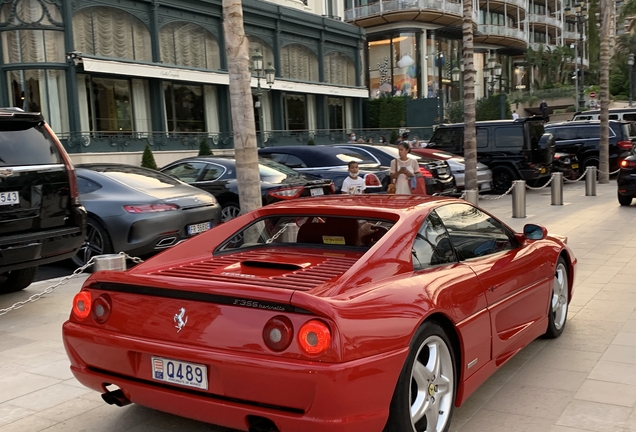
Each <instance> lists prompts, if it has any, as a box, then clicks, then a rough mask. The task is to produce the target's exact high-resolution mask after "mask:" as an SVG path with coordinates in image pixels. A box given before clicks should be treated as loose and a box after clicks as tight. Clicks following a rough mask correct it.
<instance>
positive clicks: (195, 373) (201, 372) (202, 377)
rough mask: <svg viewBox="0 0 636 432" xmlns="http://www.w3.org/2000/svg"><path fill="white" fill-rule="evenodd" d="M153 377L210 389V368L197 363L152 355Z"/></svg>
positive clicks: (172, 382) (187, 385)
mask: <svg viewBox="0 0 636 432" xmlns="http://www.w3.org/2000/svg"><path fill="white" fill-rule="evenodd" d="M151 362H152V365H151V366H152V379H154V380H157V381H164V382H167V383H171V384H179V385H182V386H186V387H194V388H197V389H200V390H207V389H208V368H207V367H206V366H204V365H201V364H197V363H190V362H184V361H179V360H172V359H167V358H162V357H152V359H151Z"/></svg>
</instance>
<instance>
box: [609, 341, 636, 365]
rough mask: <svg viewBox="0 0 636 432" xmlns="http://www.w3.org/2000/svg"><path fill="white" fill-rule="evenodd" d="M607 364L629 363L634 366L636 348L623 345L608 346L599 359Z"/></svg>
mask: <svg viewBox="0 0 636 432" xmlns="http://www.w3.org/2000/svg"><path fill="white" fill-rule="evenodd" d="M601 360H603V361H607V362H618V363H630V364H633V365H636V347H635V346H624V345H610V346H609V347H608V348H607V351H605V353H604V354H603V357H601Z"/></svg>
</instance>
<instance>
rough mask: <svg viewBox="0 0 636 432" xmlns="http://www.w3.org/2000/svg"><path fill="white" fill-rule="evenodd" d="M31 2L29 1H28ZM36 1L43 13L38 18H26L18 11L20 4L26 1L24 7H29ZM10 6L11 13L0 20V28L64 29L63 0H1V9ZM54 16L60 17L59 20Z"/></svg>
mask: <svg viewBox="0 0 636 432" xmlns="http://www.w3.org/2000/svg"><path fill="white" fill-rule="evenodd" d="M29 1H30V2H31V3H28V2H29ZM33 2H35V3H36V4H39V5H40V8H41V13H36V15H38V14H39V17H37V18H30V19H29V20H26V19H25V17H24V16H21V14H20V13H19V11H18V5H19V4H20V3H24V7H29V6H30V5H31V4H33ZM5 8H10V10H9V13H8V14H6V15H5V16H6V17H7V18H6V20H3V21H0V28H17V29H19V28H31V29H33V28H43V29H62V28H64V22H63V21H62V19H61V17H62V12H61V9H62V0H0V10H4V9H5ZM54 17H59V19H60V20H59V21H58V20H57V19H55V18H54Z"/></svg>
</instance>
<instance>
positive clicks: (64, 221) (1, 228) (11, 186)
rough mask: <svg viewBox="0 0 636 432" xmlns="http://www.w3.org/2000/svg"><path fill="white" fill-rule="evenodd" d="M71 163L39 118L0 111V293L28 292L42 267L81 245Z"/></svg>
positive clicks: (82, 218)
mask: <svg viewBox="0 0 636 432" xmlns="http://www.w3.org/2000/svg"><path fill="white" fill-rule="evenodd" d="M85 234H86V211H85V210H84V207H82V206H81V205H80V202H79V194H78V190H77V181H76V178H75V171H74V169H73V165H72V163H71V160H70V158H69V156H68V154H67V153H66V151H65V150H64V148H63V147H62V144H61V143H60V141H59V140H58V139H57V137H56V136H55V134H54V133H53V131H52V130H51V128H49V126H48V125H47V124H46V123H45V122H44V118H43V117H42V115H41V114H39V113H25V112H22V111H21V110H18V109H12V108H4V109H0V293H9V292H13V291H19V290H21V289H24V288H26V287H27V286H29V285H30V284H31V282H33V279H34V278H35V273H36V271H37V268H38V266H39V265H41V264H47V263H51V262H55V261H60V260H64V259H67V258H71V257H72V256H74V255H75V253H76V252H77V250H78V249H79V248H80V247H81V246H82V244H83V243H84V237H85Z"/></svg>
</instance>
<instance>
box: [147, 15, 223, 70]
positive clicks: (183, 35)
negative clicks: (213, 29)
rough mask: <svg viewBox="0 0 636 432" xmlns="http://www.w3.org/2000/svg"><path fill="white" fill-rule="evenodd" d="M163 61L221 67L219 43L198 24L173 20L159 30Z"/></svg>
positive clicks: (212, 67) (194, 65)
mask: <svg viewBox="0 0 636 432" xmlns="http://www.w3.org/2000/svg"><path fill="white" fill-rule="evenodd" d="M159 40H160V44H161V46H160V48H161V61H162V62H164V63H166V64H173V65H178V66H186V67H193V68H201V69H220V68H221V59H220V53H219V44H218V42H217V41H216V39H215V38H214V36H213V35H212V33H210V32H209V31H207V30H206V29H204V28H203V27H201V26H198V25H196V24H190V23H185V22H173V23H170V24H167V25H165V26H163V27H162V28H161V30H160V31H159Z"/></svg>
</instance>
